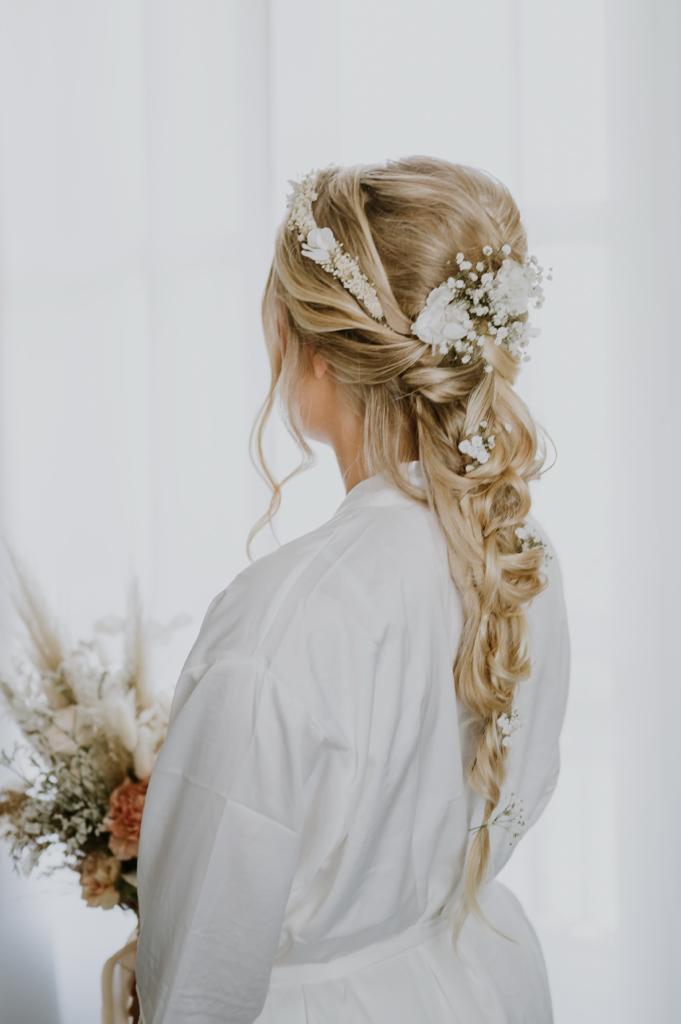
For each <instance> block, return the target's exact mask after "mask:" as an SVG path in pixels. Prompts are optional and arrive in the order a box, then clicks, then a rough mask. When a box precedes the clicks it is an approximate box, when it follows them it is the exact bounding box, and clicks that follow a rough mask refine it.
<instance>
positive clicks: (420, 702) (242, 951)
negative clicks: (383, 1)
mask: <svg viewBox="0 0 681 1024" xmlns="http://www.w3.org/2000/svg"><path fill="white" fill-rule="evenodd" d="M293 184H294V190H293V192H292V193H291V195H290V197H289V202H288V215H287V217H286V219H285V220H284V222H283V223H282V225H281V227H280V229H279V232H278V234H277V238H276V247H275V255H274V260H273V263H272V268H271V271H270V275H269V280H268V283H267V287H266V290H265V295H264V301H263V320H264V326H265V335H266V339H267V343H268V350H269V354H270V361H271V366H272V385H271V388H270V393H269V395H268V398H267V400H266V402H265V404H264V406H263V410H262V413H261V415H260V417H259V421H260V422H259V429H258V434H257V437H258V452H259V456H260V459H261V462H262V434H263V429H264V426H265V423H266V421H267V418H268V414H269V412H270V410H271V407H272V404H273V401H274V397H275V395H276V394H280V395H281V396H282V398H283V399H284V407H285V410H286V411H287V414H288V422H289V425H290V427H291V429H292V432H293V434H294V436H296V438H297V439H298V441H299V443H300V445H301V448H302V450H303V451H304V452H305V454H306V456H309V455H310V454H311V449H310V447H309V445H308V444H307V442H306V440H305V437H306V436H307V437H312V438H315V439H317V440H319V441H324V442H326V443H328V444H330V445H332V447H333V448H334V451H335V454H336V457H337V460H338V463H339V467H340V470H341V473H342V476H343V480H344V482H345V487H346V492H347V493H346V495H345V498H344V499H343V500H342V501H341V503H340V505H339V507H338V509H337V510H336V512H335V514H334V515H333V516H332V517H331V518H330V519H329V520H328V521H327V522H326V523H324V524H323V525H321V526H320V527H319V528H317V529H316V530H313V531H311V532H310V533H308V534H306V535H304V536H302V537H300V538H298V539H296V540H294V541H291V542H289V543H287V544H284V545H282V546H280V547H279V549H278V550H276V551H274V552H273V553H271V554H269V555H267V556H265V557H262V558H260V559H258V560H256V561H255V562H252V563H251V564H250V565H249V566H248V567H247V568H246V569H245V570H244V571H243V572H241V573H239V575H237V576H236V578H235V579H234V580H233V581H232V582H231V583H230V585H229V586H228V587H226V589H224V590H223V591H221V592H220V593H219V594H217V595H216V596H215V597H214V598H213V600H212V602H211V603H210V606H209V608H208V610H207V612H206V615H205V618H204V620H203V623H202V625H201V628H200V630H199V634H198V637H197V639H196V641H195V643H194V646H193V647H192V649H191V651H190V653H189V655H188V657H187V660H186V662H185V664H184V667H183V669H182V672H181V675H180V678H179V680H178V683H177V688H176V691H175V696H174V701H173V706H172V709H171V723H170V729H169V733H168V738H167V740H166V742H165V744H164V746H163V748H162V750H161V752H160V755H159V759H158V761H157V763H156V766H155V768H154V771H153V773H152V776H151V780H150V784H149V789H148V794H147V800H146V806H145V811H144V817H143V822H142V832H141V842H140V856H139V862H138V884H139V897H140V911H141V929H140V936H139V943H138V952H137V988H138V994H139V998H140V1003H141V1008H142V1014H143V1018H142V1019H143V1021H144V1024H180V1022H184V1021H192V1022H194V1024H208V1022H217V1021H220V1022H225V1024H251V1022H254V1021H256V1020H257V1021H258V1022H260V1024H388V1022H390V1024H422V1022H428V1024H440V1022H441V1024H445V1022H447V1024H451V1022H452V1021H460V1022H465V1024H474V1022H475V1024H477V1022H502V1021H503V1022H521V1021H522V1022H524V1024H528V1022H536V1024H546V1022H549V1021H551V1019H552V1009H551V997H550V990H549V985H548V981H547V974H546V969H545V964H544V960H543V956H542V952H541V948H540V946H539V943H538V941H537V937H536V935H535V932H534V930H533V928H532V926H531V924H530V923H529V921H528V919H527V918H526V916H525V914H524V912H523V909H522V907H521V905H520V903H519V902H518V900H517V898H516V897H515V896H514V895H513V894H512V893H511V892H510V891H509V890H508V889H507V888H506V887H505V886H503V885H502V884H501V883H499V882H498V881H497V880H496V877H495V876H496V875H497V873H498V872H499V870H500V869H501V867H502V866H503V865H504V863H505V862H506V861H507V860H508V858H509V856H510V854H511V852H512V851H513V849H514V847H515V845H516V844H517V842H518V840H519V838H520V837H521V836H522V834H523V832H524V831H525V830H527V828H529V827H530V826H531V825H532V824H533V823H534V822H535V821H536V820H537V818H538V817H539V815H540V814H541V812H542V810H543V809H544V807H545V806H546V804H547V801H548V800H549V798H550V796H551V793H552V792H553V789H554V787H555V784H556V779H557V774H558V769H559V736H560V731H561V726H562V721H563V716H564V711H565V703H566V697H567V688H568V678H569V663H570V641H569V633H568V625H567V620H566V611H565V603H564V596H563V584H562V578H561V571H560V567H559V562H558V559H557V556H556V553H555V551H554V550H553V549H552V545H551V544H550V542H549V540H548V537H547V534H546V533H545V531H544V530H543V529H540V527H539V524H538V522H537V520H536V518H535V517H534V515H531V514H530V505H531V498H530V492H529V483H530V482H531V481H532V480H533V479H536V478H537V477H538V476H539V475H540V473H541V470H542V466H543V463H544V458H545V456H544V453H543V449H541V450H540V447H541V446H540V441H539V434H538V429H537V426H536V424H535V423H534V422H533V420H532V418H531V416H530V414H529V412H528V410H527V408H526V406H525V405H524V403H523V402H522V401H521V399H520V398H519V397H518V395H517V394H516V392H515V391H514V389H513V383H514V381H515V378H516V375H517V373H518V370H519V367H520V364H521V362H522V359H523V357H524V356H525V347H526V345H527V342H528V339H529V337H530V336H531V334H533V333H536V332H535V331H534V330H533V329H532V328H530V327H529V324H528V305H529V303H530V301H531V300H534V301H535V304H537V305H540V304H541V302H542V298H543V291H542V286H541V280H542V271H541V268H539V267H538V264H537V262H536V260H535V258H534V257H528V256H527V254H526V237H525V232H524V230H523V227H522V224H521V220H520V216H519V212H518V209H517V206H516V204H515V202H514V201H513V199H512V197H511V195H510V194H509V192H508V190H507V189H506V188H505V187H504V186H503V185H502V184H501V183H500V182H499V181H497V180H496V179H495V178H493V177H492V176H490V175H488V174H486V173H483V172H482V171H479V170H476V169H474V168H471V167H467V166H462V165H455V164H450V163H447V162H445V161H443V160H436V159H430V158H425V157H412V158H407V159H402V160H397V161H389V162H386V163H385V164H380V165H372V166H358V167H349V168H339V167H328V168H326V169H324V170H323V171H319V172H311V173H310V174H308V175H306V176H305V178H303V180H302V181H301V182H298V183H293ZM262 464H263V468H264V463H262ZM265 472H266V474H267V476H268V478H269V479H270V480H271V481H272V478H271V476H270V475H269V473H268V471H267V470H266V468H265ZM272 483H273V497H272V502H271V504H270V508H269V510H268V514H269V516H271V515H272V513H273V511H275V510H276V508H277V505H278V502H279V499H280V489H279V486H278V485H277V484H275V483H274V482H273V481H272ZM258 525H260V524H256V528H255V529H257V527H258ZM253 532H254V531H252V532H251V536H252V535H253ZM250 539H251V538H249V541H250Z"/></svg>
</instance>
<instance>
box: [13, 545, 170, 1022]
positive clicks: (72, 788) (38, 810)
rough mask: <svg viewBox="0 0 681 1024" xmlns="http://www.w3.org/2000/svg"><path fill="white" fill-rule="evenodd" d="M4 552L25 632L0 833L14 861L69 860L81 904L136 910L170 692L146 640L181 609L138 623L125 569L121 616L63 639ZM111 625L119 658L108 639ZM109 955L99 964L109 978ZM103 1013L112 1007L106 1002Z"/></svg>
mask: <svg viewBox="0 0 681 1024" xmlns="http://www.w3.org/2000/svg"><path fill="white" fill-rule="evenodd" d="M12 562H13V565H14V569H15V573H16V579H17V582H18V589H17V593H16V594H15V595H14V603H15V607H16V610H17V612H18V615H19V618H20V620H21V622H22V624H23V626H24V629H25V640H24V643H23V645H22V646H21V648H20V653H19V655H18V656H15V658H14V661H13V667H12V668H11V670H10V671H9V672H6V671H3V673H2V676H0V693H1V694H2V696H3V697H4V701H5V703H6V705H7V707H8V709H9V712H10V714H11V716H12V718H13V719H14V721H15V723H16V725H17V726H18V728H19V733H20V737H21V739H20V741H19V742H18V743H15V746H14V748H13V749H12V751H11V752H8V751H6V750H2V751H0V764H2V765H4V766H5V767H6V768H8V769H9V770H10V772H11V773H13V775H14V776H15V777H16V779H17V782H16V783H15V784H10V785H8V786H5V788H3V789H0V834H2V835H4V837H5V838H6V839H7V840H8V842H9V845H10V853H11V857H12V859H13V862H14V865H15V868H16V870H17V871H19V872H20V873H23V874H29V873H31V872H33V871H36V872H39V873H40V874H41V875H43V876H45V875H50V874H52V873H53V872H54V871H55V870H58V869H60V868H68V869H71V870H73V871H75V872H76V873H77V874H78V876H79V880H80V887H81V894H82V897H83V899H84V900H85V902H86V903H87V904H88V906H91V907H102V908H104V909H107V910H109V909H111V908H113V907H120V908H123V909H128V910H132V911H134V912H135V914H136V915H139V907H138V901H137V888H136V866H137V859H136V858H137V852H138V843H139V834H140V824H141V820H142V812H143V808H144V798H145V794H146V790H147V784H148V781H149V776H150V774H151V771H152V768H153V766H154V763H155V760H156V757H157V755H158V751H159V749H160V747H161V744H162V743H163V740H164V738H165V735H166V731H167V728H168V715H169V711H170V703H171V695H170V694H169V693H167V692H165V693H164V692H161V693H158V694H155V693H153V692H152V691H151V689H150V687H149V685H148V681H147V672H146V658H145V654H146V651H145V640H146V639H151V638H153V637H155V638H162V637H165V636H167V635H168V633H169V632H170V631H171V630H172V629H174V628H176V627H177V626H178V625H183V624H184V623H185V622H186V621H188V619H187V617H186V616H178V617H176V618H175V619H174V620H173V621H171V622H170V623H168V624H166V625H165V626H161V625H159V624H157V623H153V622H149V623H147V624H146V625H145V623H144V621H143V617H142V612H141V605H140V600H139V594H138V588H137V586H136V583H135V582H134V581H133V584H132V586H131V587H130V589H129V594H128V609H127V614H126V616H125V618H123V619H120V618H115V617H113V618H109V619H100V620H98V621H97V622H96V623H95V624H94V630H93V636H92V638H91V639H87V640H80V641H78V642H76V643H69V642H67V641H65V640H64V639H63V636H62V633H61V631H60V630H59V629H58V628H57V626H56V625H55V624H54V621H53V619H52V616H51V615H50V613H49V611H48V609H47V607H46V604H45V601H44V600H43V598H42V597H41V595H40V593H39V591H38V588H37V587H36V586H35V585H34V584H32V583H31V582H30V581H29V577H28V574H27V572H26V571H25V570H24V569H22V568H21V567H20V566H19V563H18V560H17V559H16V557H15V556H12ZM116 634H119V635H120V637H121V639H122V645H121V646H122V650H121V651H120V654H119V656H118V658H117V659H116V658H111V656H110V654H109V652H108V651H107V648H106V642H105V640H106V637H112V636H115V635H116ZM126 950H127V951H128V952H129V946H128V947H126ZM121 952H123V951H121ZM112 959H113V958H112ZM114 966H115V964H113V963H109V964H108V966H107V967H106V968H105V971H106V973H107V977H108V979H109V982H108V983H109V985H110V984H111V972H112V970H113V967H114ZM131 988H132V992H133V996H134V985H132V986H131ZM106 1001H107V996H106V993H105V1003H106ZM109 1001H110V1000H109ZM135 1017H136V1014H135V1013H133V1018H135ZM105 1019H113V1014H111V1013H110V1012H109V1014H108V1016H107V1008H106V1006H105Z"/></svg>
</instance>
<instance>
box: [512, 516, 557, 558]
mask: <svg viewBox="0 0 681 1024" xmlns="http://www.w3.org/2000/svg"><path fill="white" fill-rule="evenodd" d="M515 535H516V537H517V538H518V540H519V542H520V550H521V551H529V550H530V549H531V548H543V549H544V562H545V563H548V562H550V561H551V559H552V557H553V556H552V554H551V552H550V551H549V549H548V547H547V545H546V542H545V541H544V540H543V538H542V537H541V536H540V535H539V534H538V533H537V531H536V530H533V529H531V527H529V526H528V525H527V523H525V524H524V525H523V526H517V527H516V529H515Z"/></svg>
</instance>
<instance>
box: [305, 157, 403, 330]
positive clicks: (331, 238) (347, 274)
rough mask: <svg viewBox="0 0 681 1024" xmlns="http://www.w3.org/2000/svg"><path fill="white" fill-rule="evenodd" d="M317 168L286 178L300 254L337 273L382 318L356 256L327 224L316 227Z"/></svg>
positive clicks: (343, 282)
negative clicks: (289, 189) (351, 253)
mask: <svg viewBox="0 0 681 1024" xmlns="http://www.w3.org/2000/svg"><path fill="white" fill-rule="evenodd" d="M318 173H319V172H318V171H309V172H308V174H306V175H305V176H304V177H303V178H302V180H301V181H300V182H296V181H290V180H289V185H292V186H293V191H292V192H291V193H290V194H289V196H288V198H287V200H286V204H287V207H288V209H289V210H290V216H289V220H288V226H289V227H290V228H292V229H294V230H297V232H298V239H299V241H301V242H302V243H303V244H302V247H301V251H302V253H303V256H308V257H309V258H310V259H311V260H314V262H315V263H318V264H319V265H320V266H321V267H323V268H324V270H326V271H328V273H329V274H333V276H334V277H337V278H338V279H339V281H340V282H341V284H342V285H343V287H344V288H346V289H347V291H349V292H350V293H351V294H352V295H354V296H355V298H356V299H359V301H360V302H361V303H362V304H363V305H364V306H365V307H366V309H367V310H368V312H369V313H370V314H371V316H372V317H373V318H374V319H375V320H383V319H384V313H383V308H382V306H381V303H380V302H379V299H378V295H377V294H376V289H375V288H374V286H373V285H372V284H371V282H370V281H369V279H368V278H367V277H366V275H365V274H363V273H362V271H361V270H360V267H359V264H358V262H357V260H356V259H355V258H354V257H353V256H350V255H349V254H348V253H347V252H345V250H344V249H343V244H342V242H339V241H338V239H337V238H336V237H335V235H334V233H333V231H332V230H331V228H320V227H319V225H318V224H317V222H316V221H315V219H314V214H313V213H312V203H313V202H314V200H315V199H317V198H318V192H317V191H316V183H317V176H318Z"/></svg>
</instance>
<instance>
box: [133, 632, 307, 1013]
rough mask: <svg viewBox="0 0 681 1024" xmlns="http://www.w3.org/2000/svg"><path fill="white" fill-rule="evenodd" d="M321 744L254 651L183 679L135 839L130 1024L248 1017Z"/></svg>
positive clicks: (299, 704) (285, 893)
mask: <svg viewBox="0 0 681 1024" xmlns="http://www.w3.org/2000/svg"><path fill="white" fill-rule="evenodd" d="M322 743H323V738H322V736H321V733H320V731H319V728H318V727H317V725H316V724H315V723H314V722H313V721H312V720H311V719H310V718H309V717H308V715H307V713H306V710H305V707H304V702H303V701H302V700H300V699H299V698H298V696H297V695H296V692H295V690H294V689H293V687H292V686H287V687H285V686H284V685H283V684H282V683H281V681H280V680H279V679H278V678H277V677H276V676H275V675H273V673H272V672H271V670H270V668H269V667H268V664H267V663H266V661H265V659H264V658H261V657H260V656H259V655H258V654H252V653H240V652H236V651H232V652H229V653H227V654H222V655H221V656H220V657H219V658H218V659H217V660H216V661H214V662H213V663H211V664H210V665H208V666H201V667H200V669H199V670H197V669H196V668H190V667H188V666H186V667H185V669H183V673H182V675H181V677H180V680H179V681H178V686H177V688H176V699H175V700H174V704H173V708H172V710H171V722H170V727H169V730H168V735H167V738H166V740H165V742H164V744H163V746H162V748H161V751H160V753H159V756H158V759H157V761H156V764H155V766H154V769H153V771H152V773H151V777H150V780H149V786H148V789H147V795H146V801H145V807H144V813H143V817H142V826H141V833H140V846H139V856H138V864H137V880H138V895H139V906H140V933H139V939H138V945H137V957H136V984H137V992H138V997H139V1002H140V1007H141V1013H142V1024H180V1022H183V1024H186V1022H187V1021H190V1020H191V1021H192V1024H209V1022H211V1024H217V1022H218V1021H219V1022H226V1021H229V1022H230V1024H252V1022H253V1021H255V1020H256V1018H257V1017H258V1016H259V1014H260V1012H261V1010H262V1007H263V1005H264V1002H265V998H266V995H267V990H268V984H269V976H270V972H271V968H272V964H273V960H274V957H275V955H276V952H277V947H278V942H279V939H280V932H281V926H282V921H283V917H284V911H285V907H286V904H287V901H288V898H289V895H290V892H291V888H292V883H293V879H294V873H295V869H296V865H297V861H298V852H299V841H300V835H301V831H302V825H303V821H304V818H305V811H306V806H307V792H308V783H309V780H310V775H311V773H312V771H313V767H314V763H315V759H316V757H317V755H318V752H319V750H320V749H321V746H322Z"/></svg>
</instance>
